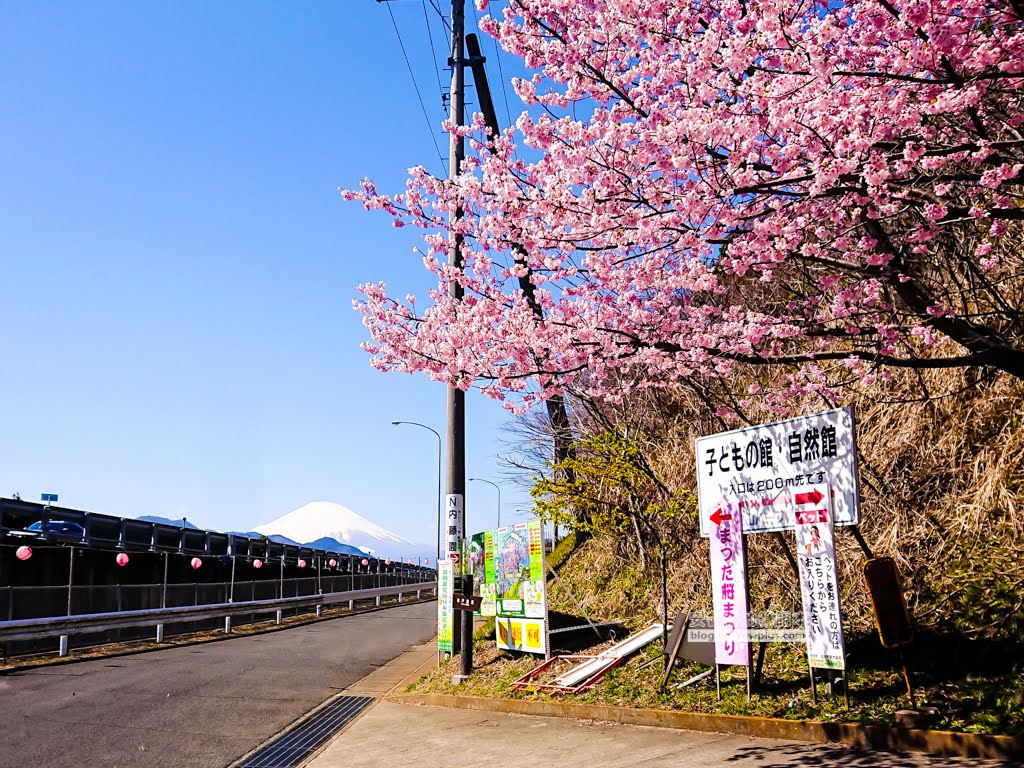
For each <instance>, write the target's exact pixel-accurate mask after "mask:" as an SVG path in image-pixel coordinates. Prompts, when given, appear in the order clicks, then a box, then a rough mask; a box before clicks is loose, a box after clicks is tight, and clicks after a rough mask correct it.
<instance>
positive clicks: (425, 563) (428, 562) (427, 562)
mask: <svg viewBox="0 0 1024 768" xmlns="http://www.w3.org/2000/svg"><path fill="white" fill-rule="evenodd" d="M423 564H424V565H430V558H429V557H428V558H426V559H425V560H424V561H423Z"/></svg>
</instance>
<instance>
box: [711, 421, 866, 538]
mask: <svg viewBox="0 0 1024 768" xmlns="http://www.w3.org/2000/svg"><path fill="white" fill-rule="evenodd" d="M856 426H857V421H856V418H855V416H854V413H853V409H852V408H849V407H847V408H837V409H834V410H831V411H824V412H820V413H813V414H805V415H803V416H797V417H794V418H791V419H784V420H782V421H777V422H771V423H768V424H756V425H753V426H750V427H744V428H742V429H734V430H730V431H727V432H718V433H716V434H713V435H704V436H702V437H698V438H697V439H696V440H695V442H694V451H695V458H696V464H697V507H698V520H699V523H700V535H701V536H703V537H705V538H707V537H709V536H710V535H711V532H712V528H713V524H712V522H711V520H710V518H711V515H712V513H713V511H714V509H715V508H716V507H717V506H718V505H719V504H720V502H721V501H722V500H725V501H731V502H734V503H738V504H739V505H740V508H741V509H742V512H743V530H744V532H745V533H768V532H772V531H786V530H793V529H794V527H795V524H794V522H793V506H792V502H791V491H792V489H793V488H794V487H796V486H798V485H810V484H815V483H828V484H829V485H830V486H831V487H832V488H833V494H834V497H833V505H832V506H833V511H834V523H835V525H858V524H859V523H860V491H859V485H860V481H859V478H858V472H857V434H856V432H857V430H856ZM797 469H799V471H797Z"/></svg>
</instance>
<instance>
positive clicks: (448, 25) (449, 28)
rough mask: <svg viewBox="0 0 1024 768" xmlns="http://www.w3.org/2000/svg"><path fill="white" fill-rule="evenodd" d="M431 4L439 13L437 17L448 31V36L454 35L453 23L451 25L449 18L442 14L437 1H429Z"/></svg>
mask: <svg viewBox="0 0 1024 768" xmlns="http://www.w3.org/2000/svg"><path fill="white" fill-rule="evenodd" d="M429 2H430V5H431V6H432V7H433V8H434V11H435V12H436V13H437V17H438V18H439V19H441V23H442V24H444V28H445V29H446V30H448V34H449V35H450V34H451V33H452V25H451V23H449V21H448V17H447V16H445V15H444V14H443V13H441V9H440V8H438V7H437V2H436V0H429Z"/></svg>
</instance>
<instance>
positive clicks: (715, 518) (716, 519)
mask: <svg viewBox="0 0 1024 768" xmlns="http://www.w3.org/2000/svg"><path fill="white" fill-rule="evenodd" d="M724 520H732V515H726V514H723V513H722V508H721V507H719V508H718V509H716V510H715V511H714V512H712V513H711V522H712V523H714V524H715V525H721V524H722V522H723V521H724Z"/></svg>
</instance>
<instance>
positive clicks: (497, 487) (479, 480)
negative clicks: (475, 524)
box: [469, 477, 501, 528]
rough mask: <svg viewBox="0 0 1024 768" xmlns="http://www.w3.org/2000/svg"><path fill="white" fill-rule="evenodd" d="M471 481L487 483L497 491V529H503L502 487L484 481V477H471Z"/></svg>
mask: <svg viewBox="0 0 1024 768" xmlns="http://www.w3.org/2000/svg"><path fill="white" fill-rule="evenodd" d="M469 479H470V480H476V481H477V482H478V483H487V484H488V485H493V486H494V490H496V491H497V492H498V525H497V527H498V528H501V487H500V486H499V485H498V484H497V483H494V482H491V481H490V480H484V479H483V478H482V477H471V478H469Z"/></svg>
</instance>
